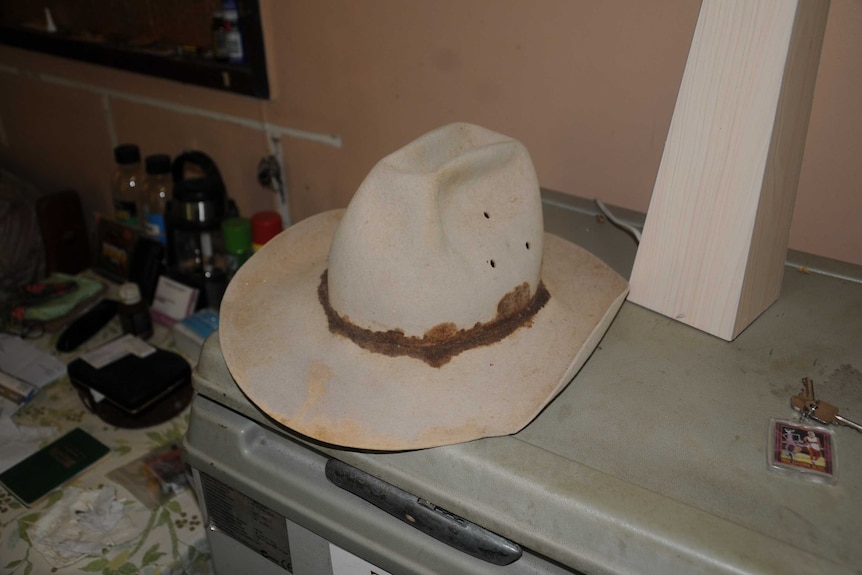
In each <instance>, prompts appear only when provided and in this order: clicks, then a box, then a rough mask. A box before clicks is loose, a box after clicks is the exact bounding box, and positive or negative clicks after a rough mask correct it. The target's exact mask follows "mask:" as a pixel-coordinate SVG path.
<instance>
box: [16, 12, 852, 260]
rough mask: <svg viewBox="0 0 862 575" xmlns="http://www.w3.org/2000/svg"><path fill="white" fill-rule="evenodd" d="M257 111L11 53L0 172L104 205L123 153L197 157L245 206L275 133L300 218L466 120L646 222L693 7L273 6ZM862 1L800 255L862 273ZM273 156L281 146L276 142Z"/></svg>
mask: <svg viewBox="0 0 862 575" xmlns="http://www.w3.org/2000/svg"><path fill="white" fill-rule="evenodd" d="M261 3H262V9H263V15H264V27H265V34H266V44H267V58H268V64H269V71H270V84H271V89H272V93H273V95H272V98H271V99H270V100H268V101H259V100H255V99H251V98H247V97H243V96H235V95H231V94H226V93H222V92H218V91H214V90H208V89H204V88H198V87H195V86H188V85H185V84H181V83H177V82H171V81H166V80H159V79H153V78H149V77H145V76H140V75H137V74H132V73H126V72H121V71H115V70H110V69H105V68H101V67H98V66H93V65H89V64H81V63H77V62H71V61H66V60H63V59H60V58H54V57H50V56H44V55H40V54H33V53H28V52H25V51H22V50H18V49H14V48H8V47H0V165H4V166H6V167H8V168H11V169H13V170H14V171H17V172H19V173H20V174H21V175H23V176H24V177H27V178H29V179H31V180H32V181H34V183H37V184H38V185H40V186H42V187H43V188H44V189H45V190H46V191H47V190H53V189H58V188H63V187H74V188H76V189H78V190H80V191H81V192H82V193H83V194H84V195H85V202H86V207H87V208H88V209H89V210H91V211H102V212H106V211H108V209H109V203H108V201H109V192H108V183H107V182H108V174H109V172H110V170H111V167H112V163H113V160H112V156H111V147H112V146H113V145H114V144H115V143H117V142H125V141H132V142H137V143H138V144H139V145H140V146H141V148H142V151H143V153H144V154H149V153H156V152H165V153H170V154H177V153H179V152H181V151H182V150H184V149H192V148H194V149H200V150H203V151H205V152H206V153H208V154H209V155H210V156H212V157H213V158H214V159H215V161H216V162H217V164H218V165H219V167H220V169H221V171H222V173H223V175H224V177H225V180H226V183H227V185H228V190H229V193H230V194H231V195H232V196H233V197H234V198H235V199H236V200H237V202H238V204H239V206H240V209H241V210H242V211H243V212H244V213H247V214H248V213H251V212H253V211H257V210H261V209H270V208H272V207H273V206H275V195H274V193H273V192H272V191H271V190H268V189H264V188H262V187H261V186H260V185H259V184H258V183H257V180H256V177H255V171H256V166H257V162H258V160H259V159H260V158H261V157H262V156H264V155H267V154H269V153H270V151H271V150H272V149H273V147H272V142H271V141H270V138H269V136H268V134H267V130H269V132H270V133H272V134H280V135H281V136H280V145H281V146H282V147H281V153H282V159H283V161H284V163H285V166H286V168H287V171H288V186H289V190H288V193H289V197H290V210H291V212H292V216H293V219H294V220H298V219H301V218H304V217H307V216H309V215H311V214H313V213H316V212H319V211H321V210H325V209H329V208H334V207H343V206H345V205H346V204H347V202H348V201H349V199H350V197H351V195H352V193H353V191H354V190H355V189H356V187H357V186H358V184H359V182H360V181H361V180H362V178H363V177H364V176H365V174H366V173H367V172H368V171H369V170H370V168H371V167H372V166H373V164H374V163H375V162H376V161H377V160H378V159H379V158H381V157H382V156H384V155H386V154H388V153H389V152H391V151H393V150H395V149H397V148H398V147H400V146H401V145H403V144H405V143H407V142H408V141H410V140H411V139H413V138H415V137H416V136H418V135H420V134H421V133H423V132H424V131H426V130H428V129H431V128H434V127H436V126H439V125H441V124H444V123H447V122H450V121H456V120H460V121H469V122H474V123H478V124H481V125H484V126H486V127H488V128H491V129H494V130H497V131H500V132H503V133H506V134H509V135H511V136H514V137H516V138H518V139H520V140H522V141H523V142H524V143H525V144H526V146H527V148H528V149H529V150H530V152H531V154H532V156H533V160H534V163H535V165H536V169H537V171H538V174H539V179H540V181H541V183H542V185H543V186H544V187H547V188H551V189H554V190H558V191H561V192H564V193H568V194H573V195H577V196H582V197H587V198H591V197H600V198H601V199H603V200H604V201H605V202H607V203H610V204H616V205H619V206H623V207H627V208H631V209H634V210H638V211H645V210H646V209H647V207H648V205H649V198H650V194H651V192H652V186H653V183H654V180H655V176H656V173H657V171H658V165H659V162H660V160H661V153H662V149H663V145H664V139H665V136H666V134H667V129H668V126H669V123H670V118H671V114H672V113H673V106H674V103H675V98H676V92H677V89H678V87H679V82H680V79H681V76H682V71H683V67H684V65H685V59H686V56H687V52H688V46H689V43H690V40H691V36H692V33H693V31H694V25H695V22H696V19H697V15H698V10H699V7H700V2H698V1H696V0H653V1H651V2H641V1H638V0H609V1H604V2H587V1H571V0H537V1H533V2H527V1H525V0H414V1H411V2H402V1H400V0H375V1H372V0H362V1H356V2H343V1H339V0H319V1H316V2H303V1H299V0H296V1H294V0H280V1H275V0H261ZM860 70H862V4H860V3H859V2H858V1H857V0H832V7H831V11H830V16H829V23H828V27H827V31H826V40H825V44H824V47H823V54H822V58H821V65H820V73H819V77H818V83H817V88H816V93H815V100H814V107H813V110H812V116H811V123H810V128H809V134H808V140H807V143H806V151H805V159H804V163H803V168H802V174H801V178H800V185H799V191H798V194H797V204H796V211H795V216H794V221H793V228H792V232H791V247H792V248H795V249H799V250H803V251H808V252H812V253H816V254H819V255H826V256H829V257H832V258H835V259H839V260H844V261H849V262H854V263H857V264H862V228H860V221H862V193H860V192H862V162H860V161H859V151H860V150H862V113H860V103H862V74H860V73H859V71H860ZM275 149H278V148H275Z"/></svg>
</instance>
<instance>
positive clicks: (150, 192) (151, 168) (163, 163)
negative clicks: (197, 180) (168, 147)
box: [141, 154, 172, 244]
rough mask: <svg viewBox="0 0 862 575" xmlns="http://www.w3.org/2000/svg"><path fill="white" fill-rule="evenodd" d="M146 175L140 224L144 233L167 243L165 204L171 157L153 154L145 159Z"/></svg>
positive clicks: (170, 180)
mask: <svg viewBox="0 0 862 575" xmlns="http://www.w3.org/2000/svg"><path fill="white" fill-rule="evenodd" d="M145 164H146V169H147V176H146V178H145V179H144V185H143V187H142V193H141V224H142V225H143V228H144V235H145V236H147V237H148V238H152V239H154V240H156V241H159V242H161V243H162V244H165V243H167V233H166V231H165V206H166V205H167V202H168V200H169V199H170V197H171V182H172V177H171V157H170V156H168V155H167V154H153V155H152V156H147V159H146V161H145Z"/></svg>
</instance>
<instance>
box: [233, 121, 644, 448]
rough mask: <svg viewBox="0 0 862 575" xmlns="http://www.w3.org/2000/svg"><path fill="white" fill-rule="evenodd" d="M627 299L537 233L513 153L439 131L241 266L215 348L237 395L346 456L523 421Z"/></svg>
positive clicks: (532, 183) (562, 246)
mask: <svg viewBox="0 0 862 575" xmlns="http://www.w3.org/2000/svg"><path fill="white" fill-rule="evenodd" d="M627 291H628V285H627V283H626V281H625V280H624V279H623V278H622V277H620V276H619V275H618V274H616V273H615V272H614V271H613V270H611V269H610V268H609V267H608V266H607V265H605V264H604V263H603V262H602V261H600V260H599V259H597V258H596V257H595V256H593V255H591V254H590V253H588V252H586V251H585V250H583V249H582V248H580V247H578V246H576V245H574V244H572V243H569V242H567V241H565V240H562V239H560V238H559V237H556V236H553V235H550V234H545V233H544V232H543V224H542V205H541V199H540V196H539V186H538V182H537V178H536V173H535V170H534V169H533V165H532V162H531V160H530V157H529V154H528V153H527V150H526V149H525V148H524V146H523V145H522V144H521V143H519V142H517V141H515V140H513V139H511V138H508V137H506V136H503V135H501V134H498V133H495V132H492V131H489V130H486V129H484V128H481V127H479V126H475V125H471V124H451V125H447V126H444V127H442V128H439V129H437V130H434V131H432V132H430V133H428V134H425V135H424V136H422V137H420V138H419V139H417V140H415V141H414V142H412V143H410V144H408V145H407V146H405V147H403V148H401V149H400V150H398V151H396V152H395V153H393V154H391V155H389V156H387V157H385V158H384V159H383V160H381V161H380V162H379V163H378V164H377V165H376V166H375V167H374V168H373V169H372V170H371V172H370V173H369V175H368V176H367V177H366V179H365V181H363V182H362V184H361V185H360V187H359V189H358V190H357V191H356V194H355V195H354V197H353V199H352V200H351V202H350V205H349V206H348V207H347V209H346V210H336V211H330V212H325V213H321V214H318V215H315V216H312V217H310V218H308V219H306V220H304V221H301V222H299V223H297V224H296V225H294V226H292V227H290V228H288V229H286V230H285V231H283V232H282V233H281V234H280V235H278V236H276V237H275V238H273V239H272V240H270V241H269V242H268V243H267V244H266V245H265V246H264V247H263V248H262V249H261V250H260V251H259V252H257V253H256V254H255V255H254V256H253V257H252V258H251V259H250V260H249V261H248V262H247V263H245V264H244V265H243V267H242V268H240V270H239V272H238V273H237V275H236V276H235V277H234V279H233V281H232V282H231V283H230V285H229V286H228V289H227V292H226V293H225V296H224V299H223V301H222V304H221V312H220V315H221V318H220V340H221V347H222V353H223V355H224V358H225V362H226V363H227V366H228V368H229V370H230V372H231V375H232V376H233V378H234V379H235V380H236V382H237V384H238V385H239V387H240V389H242V391H243V392H244V393H245V394H246V395H247V396H248V398H249V399H250V400H251V401H252V402H253V403H254V404H255V405H257V406H258V408H260V409H261V410H262V411H263V412H265V413H266V414H268V415H269V416H270V417H272V418H273V419H275V420H276V421H278V422H280V423H281V424H283V425H285V426H286V427H288V428H290V429H292V430H294V431H296V432H298V433H300V434H302V435H305V436H307V437H310V438H313V439H315V440H318V441H321V442H325V443H329V444H334V445H339V446H345V447H351V448H360V449H369V450H403V449H416V448H424V447H433V446H439V445H446V444H451V443H458V442H463V441H469V440H472V439H478V438H481V437H487V436H495V435H505V434H510V433H515V432H517V431H519V430H520V429H521V428H523V427H524V426H525V425H527V423H529V422H530V421H531V420H532V419H533V418H534V417H535V416H536V415H537V414H538V413H539V411H541V409H542V408H543V407H544V406H545V405H546V404H547V403H548V402H550V401H551V399H553V398H554V396H555V395H556V394H557V393H559V392H560V390H561V389H562V388H563V387H565V385H566V384H567V383H568V382H569V380H571V379H572V377H574V375H575V373H576V372H577V371H578V370H579V369H580V367H581V366H582V365H583V363H584V362H585V361H586V359H587V357H588V356H589V355H590V353H591V352H592V351H593V349H594V348H595V346H596V345H597V344H598V341H599V340H600V338H601V337H602V335H603V334H604V333H605V331H606V329H607V328H608V326H609V324H610V322H611V320H612V319H613V317H614V315H615V314H616V312H617V310H618V309H619V307H620V305H622V302H623V299H624V298H625V296H626V293H627Z"/></svg>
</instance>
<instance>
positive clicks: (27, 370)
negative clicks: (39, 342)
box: [0, 333, 66, 387]
mask: <svg viewBox="0 0 862 575" xmlns="http://www.w3.org/2000/svg"><path fill="white" fill-rule="evenodd" d="M0 370H3V371H5V372H6V373H8V374H10V375H12V376H15V377H17V378H18V379H21V380H24V381H26V382H27V383H32V384H33V385H35V386H36V387H44V386H46V385H48V384H49V383H51V382H52V381H54V380H55V379H57V378H58V377H61V376H62V375H64V374H65V373H66V364H65V363H63V362H62V361H60V359H59V358H57V357H55V356H53V355H51V354H50V353H49V352H47V351H44V350H42V349H39V348H38V347H36V346H35V345H33V344H32V343H30V342H29V341H26V340H23V339H21V338H20V337H17V336H14V335H9V334H5V333H4V334H0Z"/></svg>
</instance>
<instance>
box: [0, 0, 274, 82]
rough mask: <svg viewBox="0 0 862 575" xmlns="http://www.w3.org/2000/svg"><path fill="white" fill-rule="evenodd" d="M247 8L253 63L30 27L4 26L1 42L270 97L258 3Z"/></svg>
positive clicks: (247, 50) (245, 41) (246, 44)
mask: <svg viewBox="0 0 862 575" xmlns="http://www.w3.org/2000/svg"><path fill="white" fill-rule="evenodd" d="M249 4H253V6H254V9H253V10H247V11H244V13H243V17H244V20H243V24H244V28H243V44H244V49H245V55H246V60H247V63H245V64H231V63H228V62H218V61H215V60H209V59H206V58H203V57H199V56H195V55H176V54H170V55H163V54H158V53H154V52H152V51H148V50H146V49H136V48H131V47H128V46H124V45H116V44H109V43H103V42H91V41H88V40H81V39H77V38H72V37H67V36H63V35H61V34H58V33H54V34H51V33H48V32H42V31H39V30H33V29H28V28H14V27H7V26H0V43H2V44H7V45H10V46H15V47H18V48H23V49H25V50H32V51H36V52H42V53H46V54H51V55H54V56H60V57H62V58H70V59H73V60H80V61H84V62H90V63H92V64H99V65H102V66H109V67H112V68H118V69H121V70H127V71H130V72H138V73H141V74H146V75H149V76H156V77H159V78H166V79H169V80H176V81H178V82H183V83H186V84H194V85H198V86H205V87H208V88H216V89H219V90H224V91H228V92H233V93H237V94H243V95H246V96H253V97H255V98H261V99H267V98H269V82H268V79H267V74H266V61H265V57H264V50H263V37H262V34H261V31H260V15H259V13H258V12H257V9H256V8H257V6H256V5H257V3H256V2H254V3H245V5H246V6H248V5H249Z"/></svg>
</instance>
